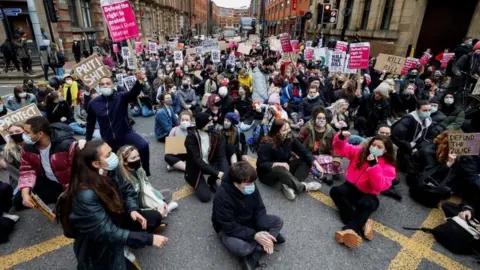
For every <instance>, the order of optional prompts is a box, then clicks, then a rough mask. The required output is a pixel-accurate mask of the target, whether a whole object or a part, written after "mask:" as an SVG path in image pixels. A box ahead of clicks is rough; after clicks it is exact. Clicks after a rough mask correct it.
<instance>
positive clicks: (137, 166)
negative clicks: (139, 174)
mask: <svg viewBox="0 0 480 270" xmlns="http://www.w3.org/2000/svg"><path fill="white" fill-rule="evenodd" d="M141 166H142V163H141V162H140V159H139V160H135V161H132V162H129V163H128V167H130V168H132V169H134V170H138V169H140V167H141Z"/></svg>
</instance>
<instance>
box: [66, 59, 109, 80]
mask: <svg viewBox="0 0 480 270" xmlns="http://www.w3.org/2000/svg"><path fill="white" fill-rule="evenodd" d="M72 70H74V71H75V74H77V75H78V77H80V79H81V80H82V81H83V83H84V84H85V85H86V86H88V87H95V86H96V85H97V83H98V81H100V79H101V78H102V77H105V76H106V77H111V76H112V73H111V72H110V69H109V68H108V67H107V66H105V65H104V64H103V60H102V58H100V57H98V56H97V55H96V54H93V55H91V56H90V57H88V58H87V59H84V60H83V61H81V62H80V63H78V64H76V65H75V66H74V67H73V68H72Z"/></svg>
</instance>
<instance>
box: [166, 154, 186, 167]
mask: <svg viewBox="0 0 480 270" xmlns="http://www.w3.org/2000/svg"><path fill="white" fill-rule="evenodd" d="M185 160H187V154H180V155H173V154H166V155H165V162H166V163H167V164H168V165H170V166H173V165H175V164H177V163H178V162H180V161H185Z"/></svg>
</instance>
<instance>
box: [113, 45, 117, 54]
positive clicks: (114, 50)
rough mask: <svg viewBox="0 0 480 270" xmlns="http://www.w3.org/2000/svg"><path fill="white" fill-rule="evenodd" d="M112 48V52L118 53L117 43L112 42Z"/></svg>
mask: <svg viewBox="0 0 480 270" xmlns="http://www.w3.org/2000/svg"><path fill="white" fill-rule="evenodd" d="M112 48H113V53H118V44H116V43H114V44H113V45H112Z"/></svg>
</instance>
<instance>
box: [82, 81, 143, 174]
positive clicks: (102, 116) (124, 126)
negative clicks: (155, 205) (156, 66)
mask: <svg viewBox="0 0 480 270" xmlns="http://www.w3.org/2000/svg"><path fill="white" fill-rule="evenodd" d="M144 80H146V78H145V74H142V73H138V74H137V81H136V82H135V84H134V85H133V88H132V89H130V91H125V92H121V93H118V92H116V91H114V88H113V87H114V86H113V80H112V78H110V77H103V78H101V79H100V82H99V84H98V86H99V88H100V89H99V91H100V96H99V97H97V98H95V99H93V100H91V101H90V103H89V106H88V109H87V110H88V117H87V134H86V139H87V141H91V140H92V138H93V132H94V131H95V125H96V123H97V121H98V124H99V125H100V134H101V135H102V139H103V140H105V141H106V142H107V143H108V144H109V145H110V146H111V147H112V148H113V149H114V150H116V149H119V148H120V147H122V146H124V145H127V144H128V145H134V146H135V147H136V148H137V149H138V150H139V152H140V157H141V160H142V166H143V169H144V170H145V172H146V173H147V176H150V163H149V161H150V149H149V146H148V141H147V140H145V139H144V138H143V137H142V136H140V135H138V134H137V133H136V132H135V131H134V130H133V129H132V127H131V125H130V124H129V117H128V105H129V104H130V103H133V102H136V100H137V98H138V95H139V94H140V92H141V91H142V88H143V84H144Z"/></svg>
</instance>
